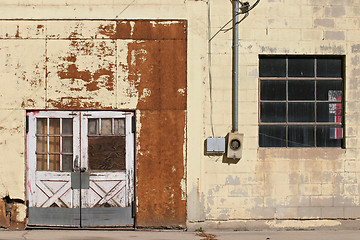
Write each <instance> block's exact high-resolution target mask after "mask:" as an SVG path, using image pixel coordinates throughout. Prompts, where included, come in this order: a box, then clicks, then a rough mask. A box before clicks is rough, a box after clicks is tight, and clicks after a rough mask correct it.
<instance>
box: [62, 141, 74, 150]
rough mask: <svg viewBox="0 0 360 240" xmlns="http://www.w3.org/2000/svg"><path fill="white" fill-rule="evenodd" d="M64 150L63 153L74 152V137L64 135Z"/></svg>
mask: <svg viewBox="0 0 360 240" xmlns="http://www.w3.org/2000/svg"><path fill="white" fill-rule="evenodd" d="M62 152H63V153H72V152H73V138H72V137H63V138H62Z"/></svg>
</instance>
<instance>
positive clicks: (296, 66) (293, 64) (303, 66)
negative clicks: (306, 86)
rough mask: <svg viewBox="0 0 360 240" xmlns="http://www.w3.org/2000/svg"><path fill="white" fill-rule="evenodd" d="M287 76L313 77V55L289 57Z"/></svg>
mask: <svg viewBox="0 0 360 240" xmlns="http://www.w3.org/2000/svg"><path fill="white" fill-rule="evenodd" d="M288 61H289V66H288V67H289V77H314V76H315V71H314V68H315V67H314V58H313V57H289V60H288Z"/></svg>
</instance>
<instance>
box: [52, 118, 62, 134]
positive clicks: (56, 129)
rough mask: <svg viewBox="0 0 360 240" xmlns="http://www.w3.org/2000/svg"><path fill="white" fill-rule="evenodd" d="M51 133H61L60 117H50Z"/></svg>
mask: <svg viewBox="0 0 360 240" xmlns="http://www.w3.org/2000/svg"><path fill="white" fill-rule="evenodd" d="M49 125H50V127H49V130H50V131H49V133H50V134H60V119H59V118H50V119H49Z"/></svg>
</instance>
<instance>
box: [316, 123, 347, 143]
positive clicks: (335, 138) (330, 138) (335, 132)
mask: <svg viewBox="0 0 360 240" xmlns="http://www.w3.org/2000/svg"><path fill="white" fill-rule="evenodd" d="M342 139H343V129H342V128H341V126H317V127H316V146H317V147H341V146H342Z"/></svg>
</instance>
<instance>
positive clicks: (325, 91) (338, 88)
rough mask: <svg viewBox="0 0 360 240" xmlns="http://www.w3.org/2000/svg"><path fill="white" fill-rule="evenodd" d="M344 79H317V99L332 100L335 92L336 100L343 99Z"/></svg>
mask: <svg viewBox="0 0 360 240" xmlns="http://www.w3.org/2000/svg"><path fill="white" fill-rule="evenodd" d="M342 90H343V81H326V80H322V81H317V83H316V99H317V100H323V101H333V100H330V98H332V97H331V96H333V94H334V93H336V94H337V97H336V100H337V101H341V100H342Z"/></svg>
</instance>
